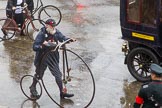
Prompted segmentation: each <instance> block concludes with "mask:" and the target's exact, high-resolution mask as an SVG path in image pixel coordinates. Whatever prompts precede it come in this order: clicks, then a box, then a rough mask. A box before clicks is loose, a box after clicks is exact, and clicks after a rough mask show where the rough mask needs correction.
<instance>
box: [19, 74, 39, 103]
mask: <svg viewBox="0 0 162 108" xmlns="http://www.w3.org/2000/svg"><path fill="white" fill-rule="evenodd" d="M33 78H35V77H34V76H32V75H24V76H23V77H22V78H21V80H20V88H21V91H22V92H23V94H24V95H25V96H26V97H27V98H28V99H29V100H33V101H34V100H37V99H39V98H40V97H41V95H42V86H41V83H40V82H39V80H38V79H36V78H35V79H36V80H37V86H36V89H37V91H38V95H39V97H38V98H35V97H31V93H30V86H31V84H32V82H33Z"/></svg>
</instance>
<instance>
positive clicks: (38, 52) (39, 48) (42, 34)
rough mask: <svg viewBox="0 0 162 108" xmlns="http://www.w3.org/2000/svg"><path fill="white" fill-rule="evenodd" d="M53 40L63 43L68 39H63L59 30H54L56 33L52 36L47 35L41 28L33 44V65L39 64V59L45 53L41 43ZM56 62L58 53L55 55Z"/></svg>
mask: <svg viewBox="0 0 162 108" xmlns="http://www.w3.org/2000/svg"><path fill="white" fill-rule="evenodd" d="M50 39H53V40H54V41H55V42H56V43H58V41H59V42H63V41H65V40H67V39H69V38H67V37H65V36H64V35H63V34H62V33H61V32H60V31H59V30H57V29H56V33H55V34H54V35H51V34H48V33H47V32H46V29H45V27H43V28H41V31H40V32H39V34H38V35H37V37H36V39H35V41H34V43H33V50H34V51H35V52H36V55H35V60H34V64H35V65H37V64H38V63H39V60H40V57H41V56H42V54H43V53H44V52H45V50H46V48H45V47H43V48H42V45H43V42H44V41H45V40H46V41H48V40H50ZM56 58H57V60H58V61H59V53H58V54H57V57H56Z"/></svg>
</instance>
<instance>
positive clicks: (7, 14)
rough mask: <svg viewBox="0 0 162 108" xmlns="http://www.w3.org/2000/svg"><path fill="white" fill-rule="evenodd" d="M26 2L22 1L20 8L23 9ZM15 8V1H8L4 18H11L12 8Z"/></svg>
mask: <svg viewBox="0 0 162 108" xmlns="http://www.w3.org/2000/svg"><path fill="white" fill-rule="evenodd" d="M25 2H26V1H25V0H23V2H22V3H21V6H22V7H23V6H24V3H25ZM13 6H14V7H16V6H17V0H8V1H7V6H6V16H7V17H9V18H11V17H12V14H13V13H12V7H13Z"/></svg>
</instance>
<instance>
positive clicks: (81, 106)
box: [41, 49, 95, 108]
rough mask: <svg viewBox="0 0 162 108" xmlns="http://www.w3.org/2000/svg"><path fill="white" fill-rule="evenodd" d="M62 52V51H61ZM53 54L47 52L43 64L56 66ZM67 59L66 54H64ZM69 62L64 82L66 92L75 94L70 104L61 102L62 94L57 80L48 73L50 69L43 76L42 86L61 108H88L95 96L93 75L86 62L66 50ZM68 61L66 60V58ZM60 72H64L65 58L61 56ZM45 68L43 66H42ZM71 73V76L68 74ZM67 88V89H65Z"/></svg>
mask: <svg viewBox="0 0 162 108" xmlns="http://www.w3.org/2000/svg"><path fill="white" fill-rule="evenodd" d="M60 52H62V51H60ZM51 53H53V52H50V51H49V52H47V53H46V54H45V55H44V57H43V59H42V63H43V62H45V61H46V63H47V62H48V65H49V66H51V65H55V64H54V62H53V60H55V59H54V58H55V57H54V56H51ZM63 55H64V57H65V53H63ZM66 55H67V60H68V64H67V62H64V63H65V66H67V65H68V68H67V67H66V68H64V69H65V71H66V73H65V74H64V73H63V76H65V79H62V80H63V85H64V90H65V91H66V90H67V92H68V93H74V97H72V98H70V103H66V102H65V101H62V100H61V101H60V92H59V89H58V87H57V84H56V81H55V78H54V77H53V76H52V75H51V74H50V75H49V73H50V72H48V71H50V70H48V68H47V69H46V70H45V74H44V76H43V80H42V84H43V87H44V88H45V91H46V92H47V94H48V96H49V97H50V98H51V99H52V101H53V102H54V103H56V104H57V105H58V106H60V107H64V108H66V107H68V108H86V107H88V106H89V105H90V104H91V103H92V101H93V99H94V95H95V81H94V77H93V74H92V72H91V70H90V68H89V67H88V65H87V64H86V62H85V61H84V60H83V59H82V58H81V57H80V56H79V55H77V54H76V53H74V52H73V51H71V50H68V49H66ZM65 59H66V58H65ZM59 62H60V63H59V64H60V70H61V72H63V56H60V61H59ZM41 67H42V68H43V66H42V65H41ZM67 71H68V72H69V76H68V73H67ZM65 88H66V89H65Z"/></svg>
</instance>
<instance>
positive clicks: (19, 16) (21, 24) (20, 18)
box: [14, 13, 24, 28]
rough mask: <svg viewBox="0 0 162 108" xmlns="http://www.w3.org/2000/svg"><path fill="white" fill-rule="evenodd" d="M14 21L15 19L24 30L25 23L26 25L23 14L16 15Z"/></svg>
mask: <svg viewBox="0 0 162 108" xmlns="http://www.w3.org/2000/svg"><path fill="white" fill-rule="evenodd" d="M14 19H15V21H16V23H17V25H18V27H20V28H22V26H23V23H24V14H23V13H20V14H15V15H14Z"/></svg>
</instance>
